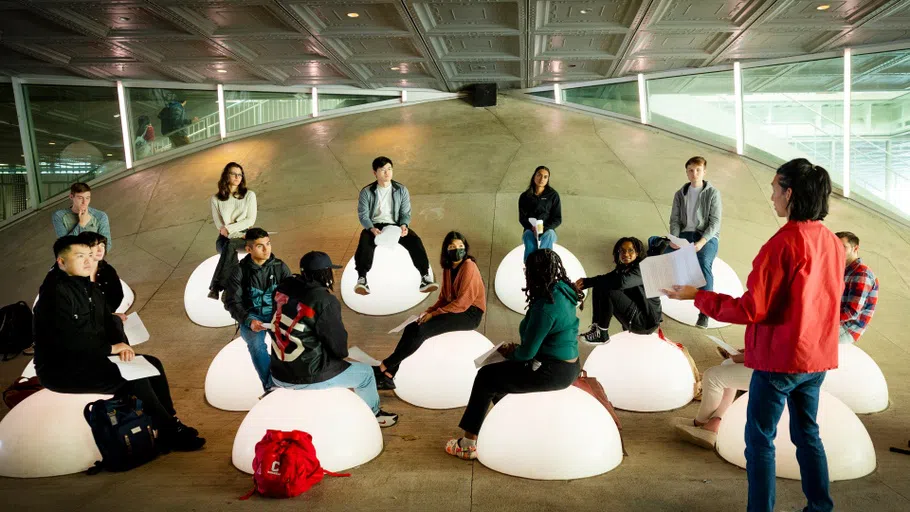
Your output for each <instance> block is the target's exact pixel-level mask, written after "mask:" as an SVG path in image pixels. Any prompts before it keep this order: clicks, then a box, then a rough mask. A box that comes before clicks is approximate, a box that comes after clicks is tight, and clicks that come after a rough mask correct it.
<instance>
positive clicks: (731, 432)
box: [716, 391, 875, 482]
mask: <svg viewBox="0 0 910 512" xmlns="http://www.w3.org/2000/svg"><path fill="white" fill-rule="evenodd" d="M748 402H749V393H746V394H744V395H743V396H741V397H739V398H737V399H736V401H735V402H733V405H731V406H730V408H729V409H727V412H726V413H724V420H723V421H721V422H720V429H719V430H718V432H717V444H716V447H717V453H718V454H720V456H721V457H723V458H724V460H726V461H727V462H729V463H731V464H734V465H736V466H739V467H741V468H745V467H746V455H745V449H746V441H745V435H744V433H745V428H746V407H747V405H748ZM816 421H817V422H818V428H819V434H820V436H821V439H822V443H823V444H824V446H825V455H826V456H827V458H828V474H829V478H830V479H831V481H832V482H833V481H836V480H852V479H854V478H860V477H863V476H866V475H868V474H869V473H871V472H873V471H875V448H874V447H873V446H872V439H870V438H869V433H868V432H867V431H866V427H865V426H863V423H862V422H861V421H860V420H859V418H858V417H857V416H856V414H855V413H854V412H853V411H851V410H850V408H849V407H847V406H846V405H845V404H844V403H843V402H841V401H840V400H838V399H837V398H835V397H834V396H832V395H831V394H829V393H827V392H825V391H822V392H821V394H820V396H819V402H818V415H817V416H816ZM774 447H775V463H776V466H777V476H778V477H779V478H789V479H791V480H799V479H800V476H799V463H798V462H797V461H796V446H794V445H793V443H792V442H790V413H789V411H788V408H787V407H786V406H784V412H783V414H782V415H781V418H780V421H779V422H778V423H777V438H776V439H775V440H774Z"/></svg>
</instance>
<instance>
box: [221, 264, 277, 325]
mask: <svg viewBox="0 0 910 512" xmlns="http://www.w3.org/2000/svg"><path fill="white" fill-rule="evenodd" d="M290 275H291V269H289V268H288V266H287V265H285V264H284V262H283V261H281V260H279V259H278V258H276V257H275V255H274V254H272V255H271V256H269V259H267V260H265V263H263V264H262V265H261V266H260V265H257V264H256V263H255V262H254V261H253V257H252V256H250V255H249V254H247V255H246V256H245V257H244V258H243V259H242V260H240V263H238V264H237V266H236V267H234V272H233V273H232V274H231V277H230V279H228V282H227V287H226V288H225V289H224V308H225V309H227V310H228V312H230V313H231V317H233V318H234V320H236V321H237V323H240V324H246V325H247V326H249V325H250V320H252V319H253V318H256V319H258V320H261V321H263V322H267V321H268V319H269V318H271V317H272V307H273V303H272V296H273V295H274V293H275V288H277V287H278V283H280V282H281V281H282V280H283V279H284V278H286V277H289V276H290Z"/></svg>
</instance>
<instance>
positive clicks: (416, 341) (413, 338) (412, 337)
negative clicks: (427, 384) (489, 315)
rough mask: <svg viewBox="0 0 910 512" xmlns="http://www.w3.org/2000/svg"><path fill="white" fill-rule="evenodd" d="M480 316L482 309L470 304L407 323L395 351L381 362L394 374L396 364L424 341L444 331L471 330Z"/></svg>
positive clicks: (396, 368)
mask: <svg viewBox="0 0 910 512" xmlns="http://www.w3.org/2000/svg"><path fill="white" fill-rule="evenodd" d="M482 318H483V310H482V309H480V308H478V307H477V306H471V307H469V308H468V309H467V310H466V311H463V312H461V313H444V314H441V315H439V316H434V317H433V318H431V319H429V320H427V321H426V322H424V323H422V324H418V323H417V322H414V323H411V324H408V326H407V327H405V328H404V332H403V333H401V339H400V340H398V345H396V346H395V351H394V352H392V355H390V356H389V357H387V358H385V360H384V361H383V362H382V364H384V365H385V367H386V369H387V371H388V372H389V373H390V374H392V375H395V374H396V373H398V366H399V365H400V364H401V362H402V361H404V360H405V358H407V357H408V356H410V355H411V354H413V353H414V352H417V349H419V348H420V346H421V345H423V342H424V341H426V340H428V339H430V338H432V337H433V336H437V335H439V334H442V333H446V332H451V331H473V330H474V329H476V328H477V326H478V325H480V320H481V319H482Z"/></svg>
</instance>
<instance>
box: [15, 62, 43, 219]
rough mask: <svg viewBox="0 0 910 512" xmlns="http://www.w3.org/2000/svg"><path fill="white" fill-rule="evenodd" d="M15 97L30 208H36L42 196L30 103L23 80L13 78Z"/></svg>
mask: <svg viewBox="0 0 910 512" xmlns="http://www.w3.org/2000/svg"><path fill="white" fill-rule="evenodd" d="M13 99H14V100H15V102H16V117H17V121H18V123H19V138H20V139H21V141H22V154H23V155H24V156H23V158H25V183H26V186H27V187H28V199H27V201H26V203H27V204H28V208H36V207H37V206H38V203H40V202H41V198H40V197H38V166H37V165H35V153H34V147H35V146H34V144H33V143H32V133H31V130H29V128H28V120H29V115H28V105H27V104H26V100H25V93H24V91H23V90H22V81H21V80H19V79H18V78H13Z"/></svg>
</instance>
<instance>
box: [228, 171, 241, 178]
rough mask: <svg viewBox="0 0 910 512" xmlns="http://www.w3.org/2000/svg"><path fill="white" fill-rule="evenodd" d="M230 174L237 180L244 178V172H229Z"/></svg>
mask: <svg viewBox="0 0 910 512" xmlns="http://www.w3.org/2000/svg"><path fill="white" fill-rule="evenodd" d="M228 174H230V175H231V176H233V177H235V178H242V177H243V173H242V172H229V173H228Z"/></svg>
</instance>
